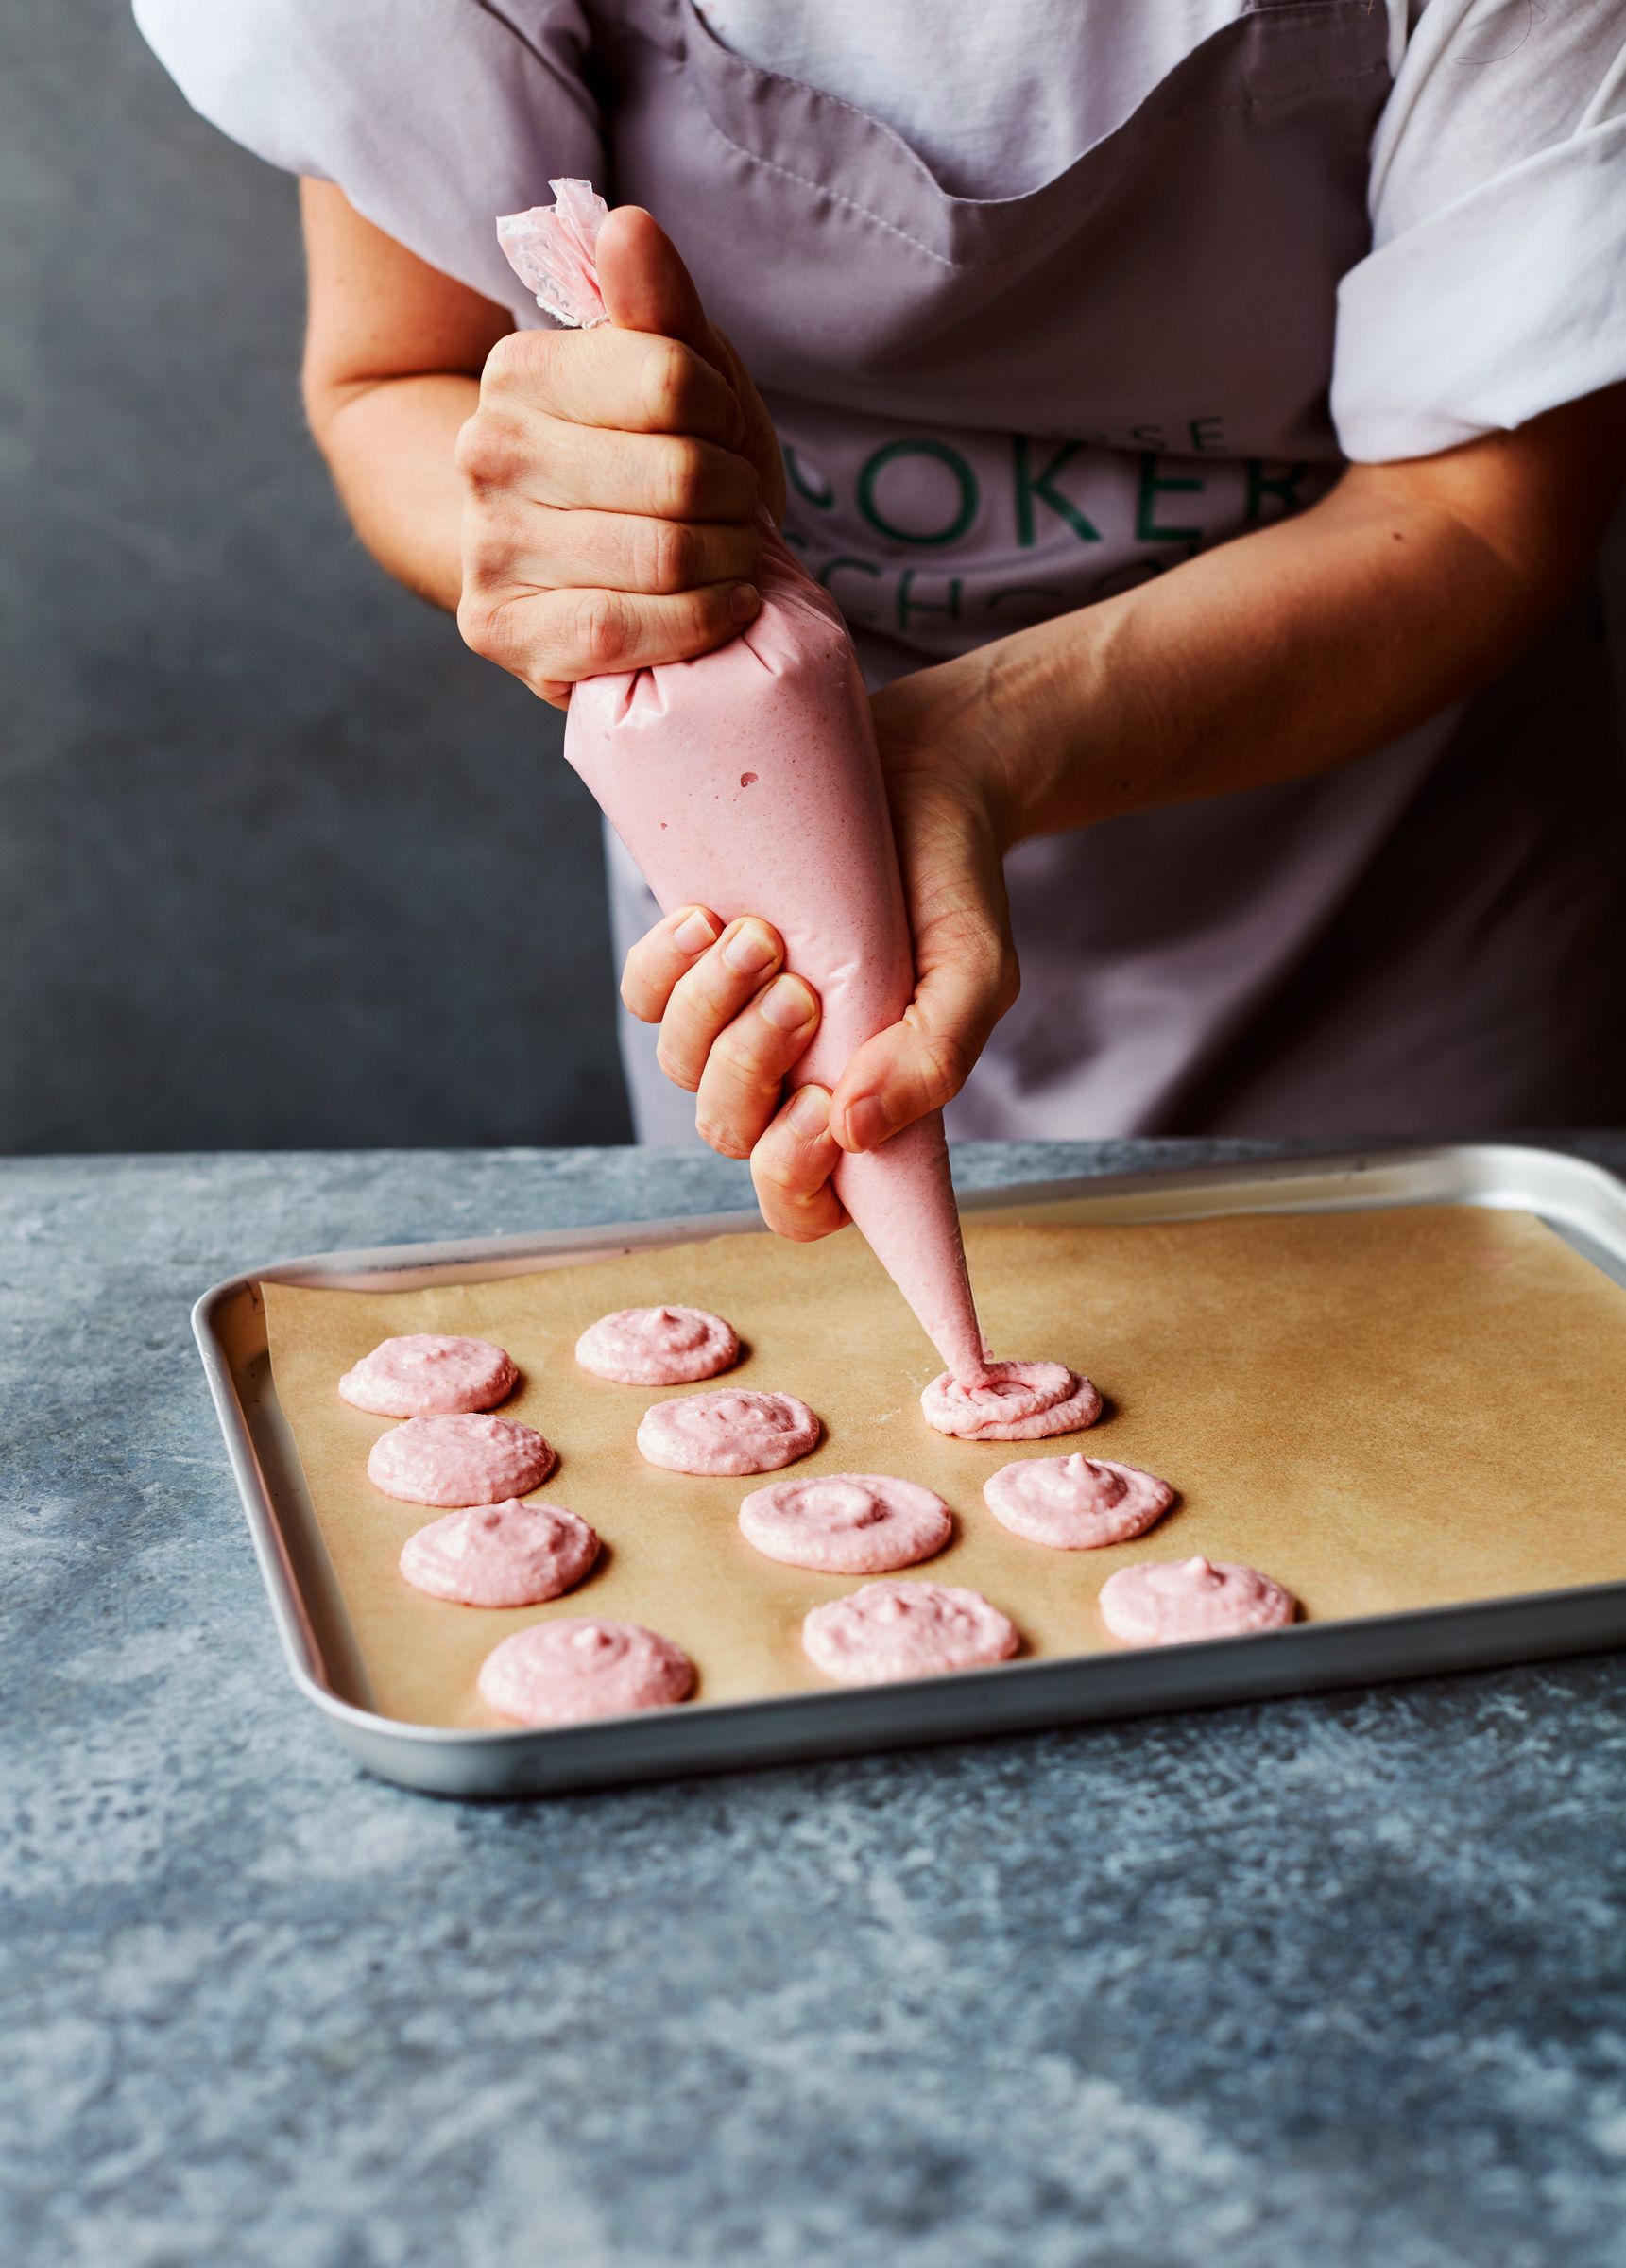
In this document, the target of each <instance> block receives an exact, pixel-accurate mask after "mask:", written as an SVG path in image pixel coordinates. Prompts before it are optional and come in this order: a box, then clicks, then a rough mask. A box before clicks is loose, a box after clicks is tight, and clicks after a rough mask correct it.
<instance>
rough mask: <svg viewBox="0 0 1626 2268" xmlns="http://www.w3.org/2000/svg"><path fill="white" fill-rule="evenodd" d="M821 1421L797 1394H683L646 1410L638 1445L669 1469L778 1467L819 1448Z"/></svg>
mask: <svg viewBox="0 0 1626 2268" xmlns="http://www.w3.org/2000/svg"><path fill="white" fill-rule="evenodd" d="M818 1437H819V1421H818V1419H817V1418H816V1417H814V1416H813V1412H812V1410H810V1409H809V1408H808V1405H807V1403H806V1402H805V1401H798V1400H796V1396H795V1395H794V1394H753V1393H750V1392H748V1391H747V1390H746V1389H745V1387H743V1386H735V1387H730V1388H729V1389H728V1390H727V1391H726V1392H724V1393H721V1394H683V1395H679V1396H678V1397H677V1399H676V1400H675V1401H658V1402H657V1403H656V1404H655V1406H654V1408H653V1409H650V1410H646V1411H645V1412H644V1414H643V1422H642V1425H640V1427H639V1429H638V1446H639V1448H640V1449H641V1450H642V1452H643V1454H644V1456H645V1457H646V1458H647V1459H648V1460H649V1462H650V1464H651V1465H659V1466H661V1467H663V1468H664V1469H665V1470H666V1471H668V1472H693V1473H702V1474H707V1475H710V1474H717V1475H727V1474H741V1473H747V1472H775V1471H777V1470H778V1469H779V1467H780V1466H781V1465H794V1464H795V1463H796V1459H797V1458H798V1457H805V1456H806V1455H807V1453H808V1452H809V1451H810V1450H812V1449H816V1448H817V1447H818Z"/></svg>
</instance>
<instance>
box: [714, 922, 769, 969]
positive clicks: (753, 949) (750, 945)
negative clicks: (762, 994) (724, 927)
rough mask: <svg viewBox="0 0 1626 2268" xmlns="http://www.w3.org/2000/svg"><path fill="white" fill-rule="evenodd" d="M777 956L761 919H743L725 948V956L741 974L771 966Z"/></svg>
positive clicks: (730, 965)
mask: <svg viewBox="0 0 1626 2268" xmlns="http://www.w3.org/2000/svg"><path fill="white" fill-rule="evenodd" d="M775 957H776V956H775V953H774V946H773V942H772V940H771V938H770V937H769V936H768V933H767V931H766V930H765V929H764V928H763V927H762V923H761V922H760V921H742V922H741V924H740V926H739V928H738V929H737V930H736V931H735V932H734V934H733V936H731V937H730V938H729V939H728V942H727V944H726V945H725V946H724V948H723V958H724V959H725V960H726V961H727V964H728V966H729V968H730V969H733V970H735V971H738V973H739V974H740V975H741V976H755V975H756V974H757V971H759V970H761V969H767V968H771V967H772V965H773V962H774V959H775Z"/></svg>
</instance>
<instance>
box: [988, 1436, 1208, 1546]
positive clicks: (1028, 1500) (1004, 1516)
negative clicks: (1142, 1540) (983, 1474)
mask: <svg viewBox="0 0 1626 2268" xmlns="http://www.w3.org/2000/svg"><path fill="white" fill-rule="evenodd" d="M983 1499H984V1503H986V1505H987V1507H988V1510H989V1511H990V1512H991V1513H992V1514H993V1516H994V1518H995V1519H996V1520H997V1521H999V1522H1000V1524H1001V1527H1006V1528H1009V1529H1010V1531H1011V1533H1012V1535H1013V1536H1020V1537H1023V1538H1025V1539H1026V1540H1027V1541H1028V1542H1029V1543H1043V1544H1048V1545H1049V1547H1050V1549H1051V1550H1052V1551H1055V1552H1092V1551H1096V1550H1098V1549H1099V1548H1100V1546H1101V1545H1103V1544H1107V1543H1128V1542H1129V1541H1130V1540H1131V1538H1134V1537H1136V1536H1144V1535H1145V1533H1146V1531H1147V1529H1148V1528H1150V1527H1152V1526H1153V1525H1155V1522H1156V1521H1160V1520H1161V1519H1162V1517H1163V1515H1164V1513H1165V1512H1167V1511H1168V1509H1169V1507H1170V1505H1171V1504H1172V1503H1173V1502H1174V1491H1173V1489H1172V1487H1171V1486H1169V1484H1168V1482H1167V1481H1160V1480H1158V1479H1156V1478H1155V1475H1154V1474H1152V1473H1150V1472H1141V1471H1140V1470H1139V1469H1138V1467H1136V1466H1134V1465H1115V1464H1113V1463H1112V1461H1111V1459H1110V1458H1107V1457H1086V1456H1082V1455H1081V1454H1080V1453H1079V1452H1077V1451H1076V1450H1075V1451H1074V1452H1073V1453H1072V1455H1071V1456H1070V1457H1024V1458H1021V1459H1019V1460H1018V1462H1017V1463H1016V1464H1014V1465H1001V1467H1000V1469H999V1471H998V1472H995V1473H990V1474H989V1476H988V1478H987V1479H986V1480H985V1481H984V1483H983Z"/></svg>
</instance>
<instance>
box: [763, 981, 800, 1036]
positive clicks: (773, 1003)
mask: <svg viewBox="0 0 1626 2268" xmlns="http://www.w3.org/2000/svg"><path fill="white" fill-rule="evenodd" d="M761 1005H762V1021H763V1022H764V1023H771V1024H772V1025H773V1027H774V1029H775V1031H776V1032H794V1031H796V1030H798V1029H799V1028H800V1026H801V1025H802V1024H804V1023H811V1022H813V1003H812V1001H811V1000H810V998H809V996H808V988H807V987H806V986H805V985H804V984H803V983H801V981H800V979H799V978H797V977H794V976H776V977H775V979H774V981H773V983H772V984H771V985H770V986H769V987H768V988H767V990H766V991H765V992H764V993H763V994H762V1003H761Z"/></svg>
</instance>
